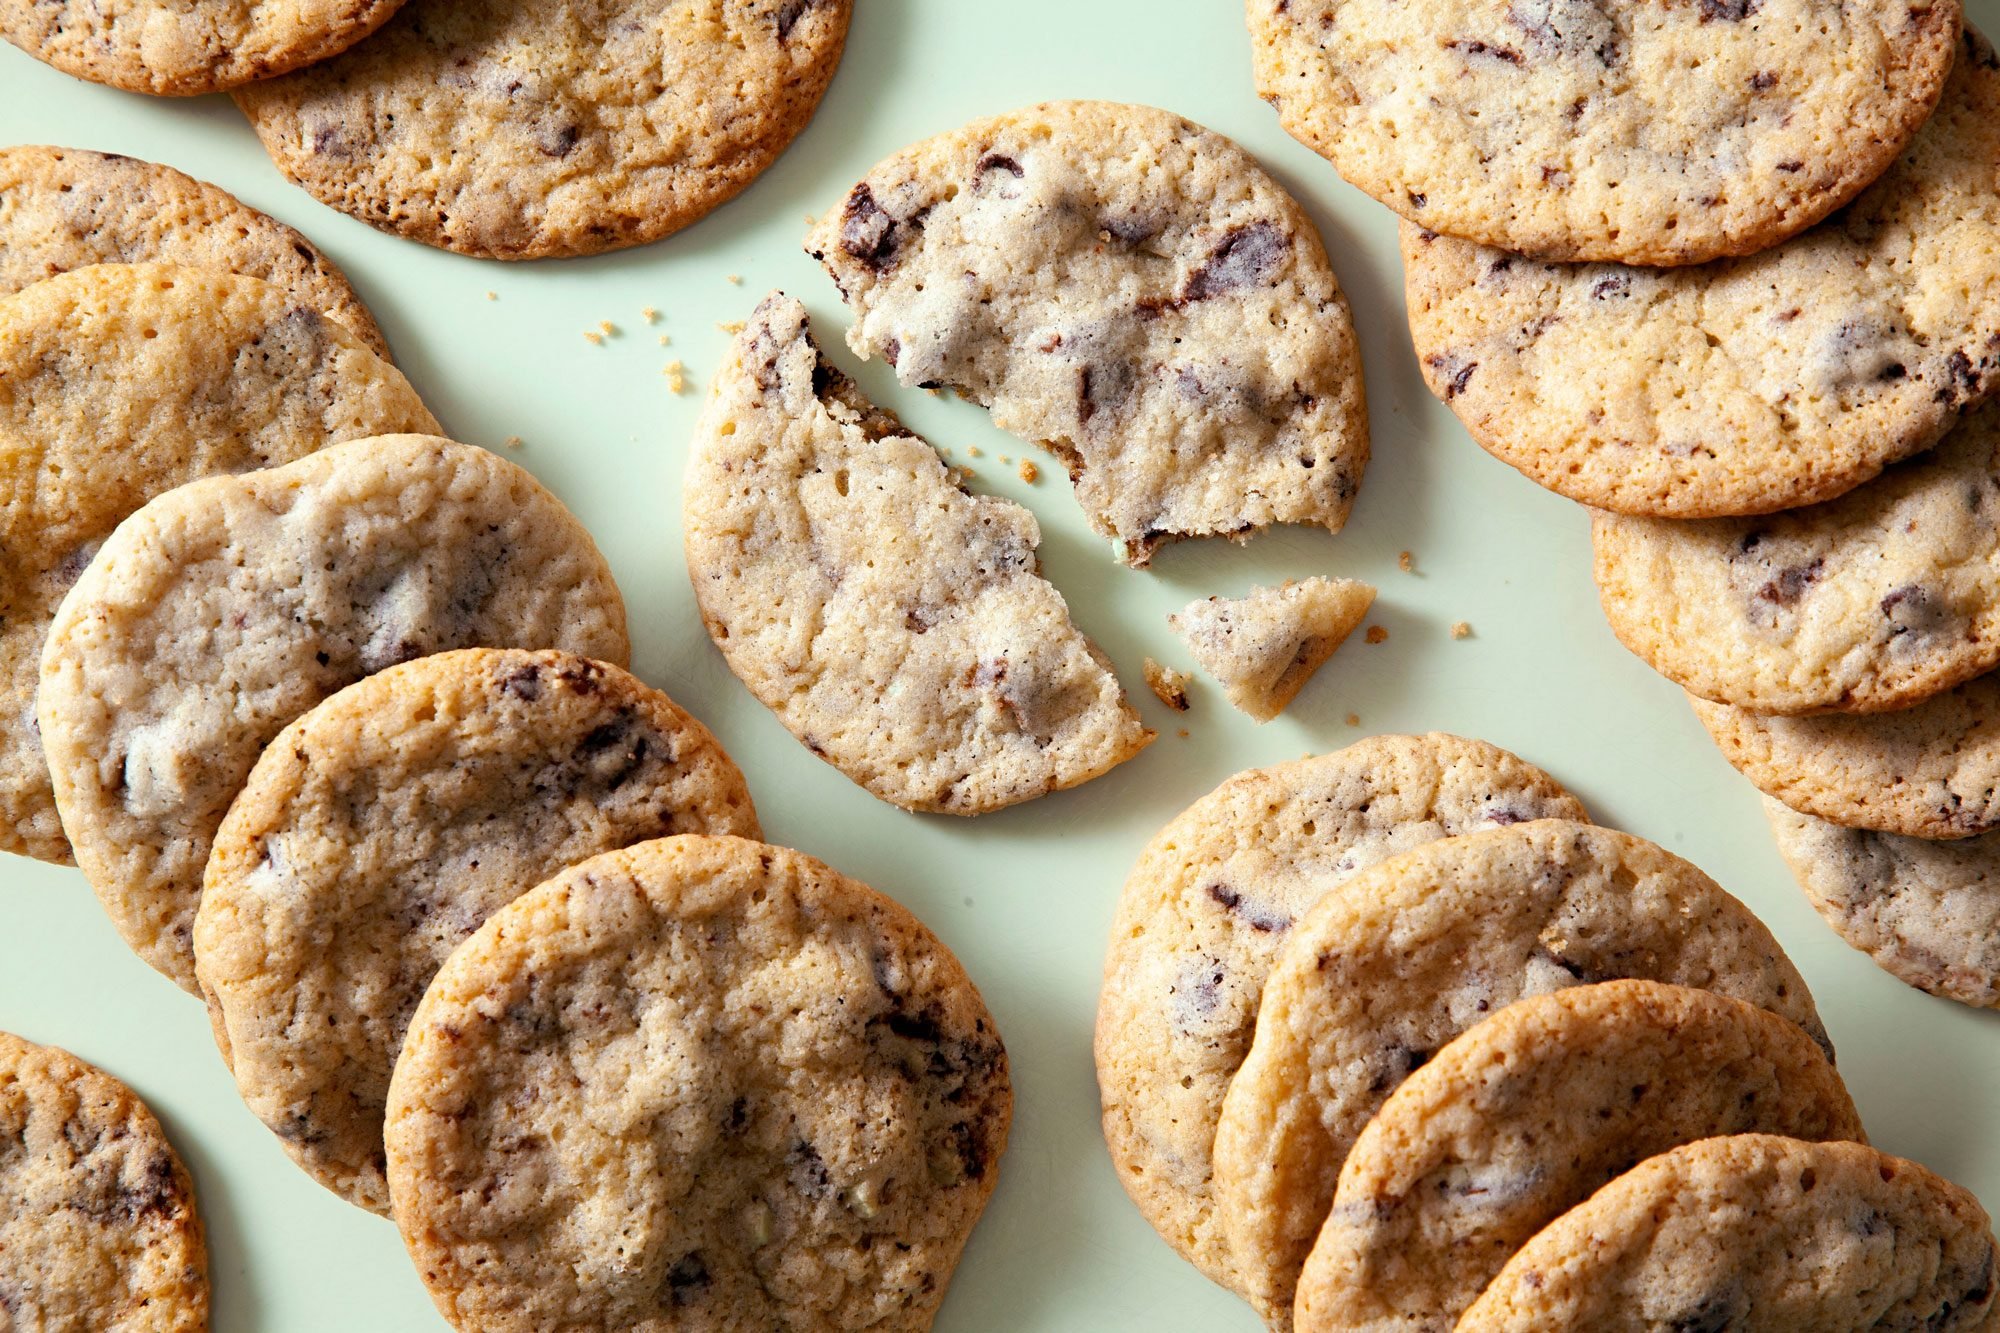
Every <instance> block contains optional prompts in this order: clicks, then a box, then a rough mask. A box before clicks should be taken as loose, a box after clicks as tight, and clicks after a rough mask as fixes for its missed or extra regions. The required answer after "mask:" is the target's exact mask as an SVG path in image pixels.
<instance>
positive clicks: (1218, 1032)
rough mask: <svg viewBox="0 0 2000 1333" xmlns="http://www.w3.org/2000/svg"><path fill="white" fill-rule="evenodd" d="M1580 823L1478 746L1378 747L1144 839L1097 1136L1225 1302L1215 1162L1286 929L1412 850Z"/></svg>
mask: <svg viewBox="0 0 2000 1333" xmlns="http://www.w3.org/2000/svg"><path fill="white" fill-rule="evenodd" d="M1546 818H1561V819H1578V820H1580V819H1583V818H1585V815H1584V812H1583V807H1582V805H1581V804H1579V803H1578V802H1577V800H1576V799H1575V798H1574V797H1572V796H1571V795H1569V793H1567V792H1565V791H1564V790H1563V789H1562V788H1561V787H1560V786H1558V785H1557V783H1556V781H1555V779H1553V778H1551V777H1549V775H1548V774H1546V773H1544V772H1542V771H1541V770H1540V769H1538V768H1536V767H1534V766H1533V765H1531V764H1528V763H1526V762H1524V761H1523V760H1521V759H1518V758H1516V757H1515V756H1513V755H1511V754H1509V753H1508V752H1507V751H1505V750H1502V749H1500V748H1499V747H1498V746H1494V745H1488V744H1487V743H1486V742H1484V741H1476V740H1466V739H1463V738H1461V737H1458V736H1448V735H1444V734H1442V733H1437V732H1433V733H1432V734H1430V735H1428V736H1374V737H1370V738H1369V739H1367V740H1364V741H1360V742H1358V743H1356V744H1354V745H1350V746H1348V747H1347V748H1346V749H1344V750H1337V751H1335V752H1334V753H1332V754H1327V755H1320V756H1317V757H1315V758H1311V759H1300V760H1296V761H1294V762H1292V763H1288V764H1279V765H1277V766H1275V767H1272V768H1264V769H1251V770H1249V771H1247V772H1243V773H1239V774H1237V775H1236V776H1235V777H1233V778H1231V779H1229V780H1228V781H1227V782H1225V783H1223V784H1222V785H1221V786H1220V787H1218V788H1216V789H1215V790H1214V791H1212V792H1210V793H1209V794H1208V795H1207V796H1204V797H1203V798H1202V799H1201V800H1199V801H1196V802H1195V803H1194V804H1193V805H1191V806H1189V807H1188V808H1187V809H1186V810H1184V811H1183V812H1181V814H1180V815H1178V816H1176V817H1175V818H1174V820H1173V821H1172V822H1171V823H1169V824H1168V825H1167V826H1166V827H1165V828H1164V829H1162V830H1160V832H1159V833H1158V834H1157V835H1155V837H1154V838H1153V840H1152V842H1150V843H1149V844H1147V846H1146V850H1145V851H1144V852H1142V853H1141V854H1140V857H1139V862H1138V864H1137V865H1136V866H1134V867H1133V869H1132V874H1131V877H1130V878H1129V879H1127V880H1126V882H1125V889H1124V893H1123V894H1122V896H1121V897H1120V898H1119V900H1118V911H1117V916H1116V918H1115V920H1114V921H1113V924H1112V929H1111V945H1110V949H1109V951H1108V953H1107V954H1106V956H1105V962H1104V989H1103V992H1102V994H1101V996H1100V997H1099V1000H1098V1008H1097V1035H1096V1058H1097V1085H1098V1090H1099V1092H1100V1094H1101V1095H1102V1097H1103V1108H1104V1137H1105V1140H1106V1141H1107V1142H1108V1143H1109V1144H1110V1147H1111V1160H1112V1162H1113V1163H1114V1164H1115V1165H1116V1166H1117V1168H1118V1177H1119V1180H1120V1181H1121V1182H1122V1183H1123V1184H1124V1186H1125V1192H1126V1193H1127V1194H1129V1195H1131V1196H1132V1200H1133V1202H1134V1203H1136V1204H1137V1205H1138V1206H1139V1211H1140V1212H1141V1213H1142V1214H1144V1216H1145V1218H1146V1220H1147V1221H1148V1222H1150V1223H1152V1225H1153V1228H1154V1230H1156V1231H1158V1232H1159V1233H1160V1235H1161V1236H1162V1237H1164V1238H1165V1239H1166V1241H1167V1243H1168V1244H1170V1245H1172V1246H1173V1247H1174V1249H1175V1250H1177V1251H1178V1252H1179V1253H1180V1254H1182V1255H1183V1256H1185V1257H1186V1258H1187V1259H1188V1260H1189V1261H1190V1262H1192V1263H1193V1264H1194V1265H1195V1266H1196V1267H1198V1268H1200V1269H1201V1271H1202V1272H1204V1273H1206V1274H1207V1275H1208V1276H1210V1277H1211V1278H1214V1279H1215V1280H1216V1281H1218V1282H1221V1283H1223V1284H1224V1285H1225V1286H1229V1287H1231V1288H1233V1289H1236V1288H1239V1284H1240V1283H1241V1281H1242V1279H1241V1278H1240V1277H1239V1276H1238V1274H1237V1272H1236V1269H1235V1265H1234V1263H1233V1262H1232V1260H1231V1257H1230V1254H1229V1249H1228V1242H1227V1238H1226V1237H1225V1236H1224V1234H1223V1230H1222V1224H1221V1219H1220V1217H1219V1215H1218V1214H1217V1213H1216V1211H1215V1199H1214V1190H1213V1183H1212V1174H1213V1166H1212V1162H1211V1159H1210V1153H1211V1151H1212V1150H1213V1148H1214V1145H1215V1126H1216V1121H1217V1119H1218V1117H1219V1116H1220V1115H1221V1113H1222V1099H1223V1093H1224V1092H1225V1091H1226V1090H1227V1089H1228V1086H1229V1080H1230V1079H1231V1077H1233V1076H1234V1075H1235V1073H1236V1071H1237V1067H1238V1066H1239V1065H1241V1064H1242V1063H1243V1057H1244V1056H1245V1055H1246V1054H1247V1053H1248V1052H1249V1049H1250V1038H1251V1033H1252V1029H1253V1027H1254V1025H1255V1023H1256V1020H1257V1006H1258V1002H1259V998H1260V997H1261V995H1262V994H1263V990H1264V980H1265V978H1266V977H1268V976H1269V975H1270V972H1271V968H1272V967H1273V965H1274V964H1275V963H1276V962H1277V959H1278V953H1279V950H1280V949H1281V948H1283V946H1284V943H1285V938H1286V935H1287V932H1289V931H1290V930H1291V928H1292V924H1293V922H1295V921H1297V920H1298V919H1299V918H1300V917H1301V916H1304V915H1305V913H1306V912H1307V911H1308V910H1309V909H1310V908H1311V907H1312V906H1313V904H1314V903H1316V902H1318V901H1319V900H1320V898H1321V897H1322V896H1323V895H1324V894H1326V893H1327V892H1328V891H1330V890H1331V889H1332V888H1333V887H1334V886H1335V885H1336V884H1338V883H1340V882H1341V881H1342V880H1344V879H1346V878H1347V877H1348V876H1350V875H1352V874H1354V873H1355V872H1356V871H1358V870H1361V869H1364V868H1365V867H1367V866H1370V865H1374V864H1375V863H1376V862H1379V861H1384V860H1387V859H1388V858H1389V857H1391V856H1394V855H1395V854H1396V853H1398V852H1401V851H1405V850H1407V849H1409V848H1411V847H1415V846H1418V845H1420V844H1422V843H1427V842H1431V841H1434V840H1435V839H1438V838H1446V837H1451V836H1453V835H1456V834H1461V833H1469V832H1472V831H1473V830H1475V829H1482V828H1493V827H1497V826H1501V825H1506V824H1518V823H1523V822H1525V821H1527V820H1532V819H1546Z"/></svg>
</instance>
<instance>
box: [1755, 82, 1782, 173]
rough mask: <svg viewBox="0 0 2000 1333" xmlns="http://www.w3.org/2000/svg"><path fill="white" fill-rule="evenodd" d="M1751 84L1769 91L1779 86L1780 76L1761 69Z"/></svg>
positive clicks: (1758, 89) (1761, 90) (1763, 90)
mask: <svg viewBox="0 0 2000 1333" xmlns="http://www.w3.org/2000/svg"><path fill="white" fill-rule="evenodd" d="M1750 86H1751V87H1752V88H1754V89H1756V90H1757V91H1758V92H1760V93H1761V92H1768V91H1769V90H1770V89H1772V88H1775V87H1777V86H1778V76H1777V75H1775V74H1773V73H1772V72H1771V71H1769V70H1767V69H1760V70H1758V71H1757V72H1756V73H1755V74H1752V75H1751V76H1750ZM1781 169H1782V168H1781Z"/></svg>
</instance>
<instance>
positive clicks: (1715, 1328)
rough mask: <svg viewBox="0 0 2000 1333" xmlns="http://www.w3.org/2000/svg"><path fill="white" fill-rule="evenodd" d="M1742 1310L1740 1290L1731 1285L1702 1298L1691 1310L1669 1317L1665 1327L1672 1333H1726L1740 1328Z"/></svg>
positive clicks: (1742, 1303) (1742, 1302)
mask: <svg viewBox="0 0 2000 1333" xmlns="http://www.w3.org/2000/svg"><path fill="white" fill-rule="evenodd" d="M1746 1313H1747V1311H1746V1310H1745V1309H1744V1298H1743V1291H1742V1288H1740V1287H1738V1286H1736V1285H1735V1284H1733V1283H1732V1284H1731V1285H1729V1286H1727V1287H1723V1288H1721V1289H1719V1290H1717V1291H1714V1292H1711V1293H1710V1294H1709V1295H1708V1296H1706V1297H1704V1298H1703V1299H1702V1300H1701V1301H1700V1302H1699V1303H1698V1304H1696V1305H1695V1306H1694V1307H1693V1308H1692V1309H1690V1310H1687V1311H1686V1312H1684V1313H1682V1314H1678V1315H1673V1316H1670V1317H1669V1318H1668V1319H1667V1321H1666V1327H1667V1328H1668V1329H1670V1330H1672V1333H1728V1330H1730V1329H1733V1328H1740V1327H1741V1326H1742V1325H1741V1324H1740V1323H1739V1321H1740V1320H1742V1319H1743V1318H1744V1316H1745V1315H1746Z"/></svg>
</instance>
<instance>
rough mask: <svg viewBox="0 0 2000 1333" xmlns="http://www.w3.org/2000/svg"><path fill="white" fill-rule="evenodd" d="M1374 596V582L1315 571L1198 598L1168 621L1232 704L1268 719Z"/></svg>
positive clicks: (1328, 654) (1364, 612)
mask: <svg viewBox="0 0 2000 1333" xmlns="http://www.w3.org/2000/svg"><path fill="white" fill-rule="evenodd" d="M1374 602H1375V589H1373V588H1371V587H1370V586H1368V585H1367V584H1366V583H1362V582H1360V581H1359V580H1356V579H1329V578H1310V579H1300V580H1298V581H1296V582H1288V583H1285V584H1282V585H1280V586H1278V587H1275V588H1252V589H1251V590H1250V591H1249V592H1248V593H1245V594H1244V595H1243V596H1241V597H1203V598H1199V599H1197V600H1195V601H1193V602H1190V603H1188V605H1187V606H1185V607H1183V608H1182V609H1181V610H1180V611H1178V612H1176V613H1175V614H1173V615H1171V616H1168V617H1167V622H1168V623H1169V624H1171V625H1172V626H1173V627H1174V632H1175V633H1176V634H1178V635H1180V636H1181V639H1182V641H1183V642H1185V643H1186V644H1187V646H1188V651H1189V652H1191V653H1193V654H1194V660H1195V661H1197V662H1199V663H1201V668H1202V670H1204V671H1206V672H1208V674H1209V675H1211V676H1213V677H1215V679H1216V680H1217V681H1218V682H1220V683H1221V685H1222V692H1223V694H1224V695H1225V696H1226V697H1227V698H1228V699H1229V702H1230V704H1231V705H1232V706H1233V707H1235V708H1237V709H1239V710H1241V711H1242V712H1245V713H1248V714H1249V715H1250V716H1251V717H1254V718H1256V719H1257V720H1258V721H1259V722H1269V721H1270V720H1271V719H1272V718H1274V717H1276V716H1277V715H1278V714H1279V713H1282V712H1284V711H1285V705H1286V704H1289V703H1290V702H1291V701H1292V700H1293V699H1294V698H1296V697H1297V696H1298V692H1299V691H1300V690H1302V689H1304V688H1305V683H1306V682H1307V681H1309V680H1311V679H1312V677H1313V673H1314V672H1316V671H1318V670H1319V669H1320V667H1322V666H1324V665H1325V664H1326V659H1327V658H1329V657H1332V656H1333V653H1334V650H1335V649H1336V648H1338V647H1340V645H1341V643H1342V641H1343V640H1345V639H1346V638H1347V636H1348V635H1349V634H1352V633H1353V632H1354V627H1355V626H1356V625H1359V624H1360V623H1361V618H1362V617H1363V616H1365V615H1367V614H1368V608H1369V607H1370V606H1371V605H1373V604H1374Z"/></svg>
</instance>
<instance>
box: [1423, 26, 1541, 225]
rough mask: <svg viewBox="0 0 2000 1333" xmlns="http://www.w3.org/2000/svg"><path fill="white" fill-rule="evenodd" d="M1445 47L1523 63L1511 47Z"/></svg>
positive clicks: (1486, 44) (1473, 44)
mask: <svg viewBox="0 0 2000 1333" xmlns="http://www.w3.org/2000/svg"><path fill="white" fill-rule="evenodd" d="M1444 45H1445V49H1446V50H1448V51H1463V52H1464V53H1465V54H1466V55H1469V56H1491V57H1492V58H1493V59H1495V60H1504V61H1506V62H1507V63H1508V64H1510V65H1518V64H1520V63H1521V53H1520V52H1519V51H1516V50H1515V49H1514V48H1513V47H1511V46H1495V45H1493V44H1492V43H1490V42H1481V41H1462V42H1446V43H1445V44H1444ZM1411 202H1412V203H1415V202H1416V201H1415V199H1414V197H1413V198H1412V199H1411ZM1417 207H1419V208H1422V207H1423V205H1422V204H1418V205H1417Z"/></svg>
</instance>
